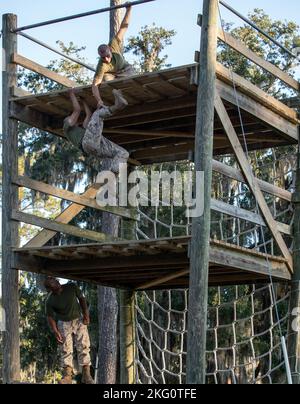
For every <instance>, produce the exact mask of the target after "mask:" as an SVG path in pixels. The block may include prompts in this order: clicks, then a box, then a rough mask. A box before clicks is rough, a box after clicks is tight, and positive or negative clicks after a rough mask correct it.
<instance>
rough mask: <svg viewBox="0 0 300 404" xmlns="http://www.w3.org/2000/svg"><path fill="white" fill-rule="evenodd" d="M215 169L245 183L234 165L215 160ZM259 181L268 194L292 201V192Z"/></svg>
mask: <svg viewBox="0 0 300 404" xmlns="http://www.w3.org/2000/svg"><path fill="white" fill-rule="evenodd" d="M213 170H214V171H215V172H218V173H219V174H223V175H225V176H226V177H229V178H232V179H233V180H236V181H239V182H242V183H245V182H246V180H245V177H244V176H243V173H242V172H241V171H240V170H237V169H236V168H234V167H231V166H228V165H227V164H224V163H221V162H220V161H217V160H213ZM257 182H258V184H259V186H260V188H261V190H262V191H264V192H266V193H267V194H270V195H273V196H276V197H278V198H280V199H283V200H285V201H287V202H292V193H291V192H289V191H286V190H285V189H282V188H280V187H276V186H275V185H272V184H270V183H268V182H266V181H262V180H260V179H257Z"/></svg>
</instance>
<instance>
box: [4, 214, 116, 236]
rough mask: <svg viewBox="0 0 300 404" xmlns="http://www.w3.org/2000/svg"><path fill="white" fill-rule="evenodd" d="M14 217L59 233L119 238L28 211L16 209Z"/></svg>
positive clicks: (18, 220) (19, 220)
mask: <svg viewBox="0 0 300 404" xmlns="http://www.w3.org/2000/svg"><path fill="white" fill-rule="evenodd" d="M12 219H13V220H15V221H17V222H23V223H28V224H31V225H33V226H37V227H42V228H44V229H48V230H53V231H56V232H59V233H64V234H70V235H72V236H75V237H79V238H83V239H88V240H94V241H98V242H103V241H108V240H117V238H115V237H107V235H106V234H103V233H97V232H95V231H91V230H85V229H81V228H79V227H76V226H70V225H67V224H62V223H59V222H56V221H55V220H48V219H43V218H40V217H37V216H34V215H30V214H28V213H22V212H18V211H16V210H14V211H13V212H12Z"/></svg>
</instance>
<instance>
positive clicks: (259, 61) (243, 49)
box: [218, 30, 300, 92]
mask: <svg viewBox="0 0 300 404" xmlns="http://www.w3.org/2000/svg"><path fill="white" fill-rule="evenodd" d="M218 37H219V39H220V40H221V41H222V42H224V43H225V44H227V45H229V46H230V47H231V48H232V49H234V50H235V51H237V52H239V53H240V54H241V55H243V56H245V57H246V58H247V59H249V60H251V61H252V62H254V63H255V64H256V65H258V66H260V67H261V68H263V69H264V70H266V71H267V72H269V73H271V74H272V75H273V76H275V77H277V78H278V79H279V80H281V81H283V82H284V83H285V84H287V85H288V86H289V87H291V88H293V89H294V90H296V91H297V92H298V91H300V86H299V82H298V81H297V80H295V79H294V78H293V77H291V76H290V75H289V74H287V73H285V72H284V71H282V70H281V69H279V68H278V67H277V66H275V65H273V64H272V63H270V62H268V61H266V60H264V59H263V58H261V57H260V56H258V55H257V54H256V53H255V52H253V51H251V50H250V49H249V48H247V46H246V45H245V44H244V43H243V42H241V41H239V40H238V39H236V38H234V37H233V36H232V35H231V34H229V33H228V32H224V31H223V30H219V34H218Z"/></svg>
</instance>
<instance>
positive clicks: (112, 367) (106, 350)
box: [98, 0, 123, 384]
mask: <svg viewBox="0 0 300 404" xmlns="http://www.w3.org/2000/svg"><path fill="white" fill-rule="evenodd" d="M110 3H111V6H115V5H119V4H122V3H123V0H111V2H110ZM122 15H123V12H122V10H114V11H112V12H111V14H110V40H111V39H112V38H113V37H114V35H115V34H116V33H117V32H118V30H119V28H120V25H121V22H122ZM119 224H120V218H119V217H118V216H115V215H111V214H109V213H105V212H104V213H103V215H102V232H103V233H105V234H109V235H112V236H114V237H117V236H118V231H119ZM98 318H99V367H100V369H101V371H100V372H99V373H98V374H99V376H98V383H99V384H116V378H117V358H118V337H117V324H118V300H117V291H116V290H115V289H111V288H105V287H98Z"/></svg>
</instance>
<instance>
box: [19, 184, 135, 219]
mask: <svg viewBox="0 0 300 404" xmlns="http://www.w3.org/2000/svg"><path fill="white" fill-rule="evenodd" d="M13 183H14V184H15V185H18V186H19V187H25V188H29V189H32V190H35V191H39V192H42V193H44V194H47V195H52V196H55V197H57V198H61V199H64V200H66V201H70V202H74V203H76V204H78V205H82V206H85V207H89V208H93V209H97V210H100V211H102V212H108V213H112V214H114V215H117V216H121V217H123V218H126V219H131V220H138V215H137V214H135V213H134V212H132V211H131V210H129V209H126V208H122V207H109V206H107V207H101V206H99V205H98V204H97V202H96V200H95V199H93V198H87V197H85V196H83V195H78V194H75V193H74V192H70V191H67V190H64V189H59V188H56V187H53V186H52V185H48V184H44V183H43V182H40V181H35V180H32V179H31V178H29V177H25V176H18V177H17V178H13Z"/></svg>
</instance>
